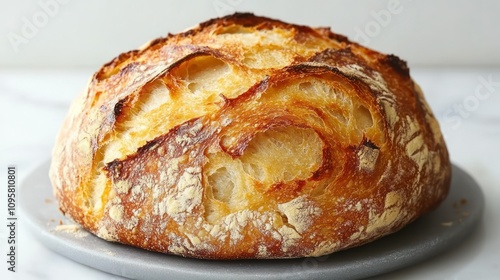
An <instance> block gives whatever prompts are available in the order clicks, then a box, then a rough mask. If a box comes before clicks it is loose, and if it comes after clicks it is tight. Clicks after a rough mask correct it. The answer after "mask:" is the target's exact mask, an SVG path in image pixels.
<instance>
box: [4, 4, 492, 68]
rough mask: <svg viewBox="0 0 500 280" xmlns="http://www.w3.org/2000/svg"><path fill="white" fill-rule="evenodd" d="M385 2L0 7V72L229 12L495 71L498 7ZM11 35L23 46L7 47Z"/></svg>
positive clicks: (129, 43)
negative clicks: (389, 10) (325, 28)
mask: <svg viewBox="0 0 500 280" xmlns="http://www.w3.org/2000/svg"><path fill="white" fill-rule="evenodd" d="M388 2H391V1H388V0H379V1H350V0H343V1H339V0H337V1H326V0H323V1H320V0H317V1H314V0H307V1H306V0H303V1H293V0H292V1H287V0H274V1H266V0H197V1H132V0H123V1H120V0H113V1H101V0H87V1H76V0H24V1H12V0H0V20H1V25H0V50H1V51H0V65H1V66H40V67H47V66H92V67H96V66H98V65H101V64H103V62H105V61H108V60H110V59H111V58H113V57H115V56H116V55H117V54H119V53H121V52H125V51H128V50H130V49H135V48H137V47H139V46H141V45H142V44H143V43H145V42H147V41H148V40H150V39H153V38H156V37H160V36H165V35H166V34H167V33H169V32H170V33H176V32H179V31H182V30H184V29H186V28H188V27H191V26H194V25H196V24H197V23H198V22H201V21H205V20H207V19H210V18H213V17H217V16H220V15H223V14H228V13H232V12H234V11H251V12H254V13H256V14H258V15H265V16H270V17H274V18H278V19H281V20H285V21H290V22H294V23H300V24H305V25H312V26H330V27H332V29H333V30H334V31H335V32H338V33H341V34H344V35H347V36H348V37H349V38H351V39H358V40H359V41H361V42H362V43H366V44H367V45H369V46H371V47H374V48H375V49H377V50H380V51H383V52H387V53H395V54H397V55H398V56H400V57H402V58H404V59H405V60H408V61H409V62H410V65H411V66H418V65H499V64H500V55H499V50H500V32H499V27H500V16H499V12H500V1H495V0H479V1H470V0H419V1H416V0H414V1H411V0H399V1H397V0H395V1H394V2H397V3H399V5H398V9H396V10H397V12H396V13H389V14H390V18H389V17H387V16H383V15H384V14H386V13H384V12H382V13H381V12H380V11H382V10H385V11H387V6H388ZM41 3H52V4H51V5H50V4H41ZM54 3H55V5H54ZM44 7H45V9H44ZM47 7H48V8H47ZM377 15H378V16H377ZM377 19H378V22H377ZM31 24H32V26H31ZM27 26H28V27H27ZM29 26H31V27H34V28H29ZM377 27H378V28H377ZM358 30H361V31H363V32H364V33H365V34H369V35H371V37H368V38H369V40H366V38H365V39H363V40H361V37H360V35H359V34H360V33H358ZM23 31H24V33H25V34H24V35H26V36H23ZM14 34H15V35H14ZM16 35H18V36H21V37H23V38H25V39H26V40H22V41H23V42H22V43H21V42H20V41H19V40H14V39H12V38H14V37H15V36H16ZM12 42H14V43H12Z"/></svg>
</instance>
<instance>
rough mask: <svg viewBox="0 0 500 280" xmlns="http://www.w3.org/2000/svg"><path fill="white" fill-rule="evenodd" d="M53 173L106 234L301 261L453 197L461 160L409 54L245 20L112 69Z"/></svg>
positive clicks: (213, 254) (104, 72)
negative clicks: (456, 161) (453, 163)
mask: <svg viewBox="0 0 500 280" xmlns="http://www.w3.org/2000/svg"><path fill="white" fill-rule="evenodd" d="M50 177H51V180H52V183H53V186H54V193H55V196H56V197H57V199H58V200H59V205H60V208H61V210H62V211H63V212H64V213H65V214H66V215H67V216H69V217H71V218H72V219H74V220H75V221H76V222H78V223H80V224H81V225H82V226H83V227H85V228H86V229H87V230H89V231H90V232H92V233H94V234H96V235H97V236H99V237H101V238H104V239H106V240H110V241H117V242H121V243H124V244H130V245H133V246H137V247H141V248H144V249H148V250H153V251H159V252H165V253H171V254H178V255H182V256H190V257H196V258H213V259H237V258H293V257H303V256H320V255H324V254H329V253H332V252H335V251H338V250H342V249H346V248H349V247H353V246H358V245H361V244H363V243H366V242H369V241H372V240H374V239H377V238H380V237H382V236H384V235H387V234H390V233H392V232H395V231H397V230H399V229H401V228H402V227H404V226H405V225H407V224H408V223H410V222H411V221H413V220H415V219H416V218H417V217H419V216H421V215H422V214H424V213H426V212H428V211H429V210H431V209H432V208H434V207H436V206H437V205H438V204H439V203H440V202H441V201H442V200H443V199H444V198H445V196H446V194H447V192H448V188H449V184H450V162H449V158H448V153H447V150H446V146H445V143H444V141H443V138H442V136H441V132H440V130H439V126H438V124H437V122H436V120H435V118H434V116H433V115H432V112H431V110H430V109H429V107H428V106H427V104H426V102H425V100H424V97H423V94H422V92H421V91H420V89H419V87H418V86H417V85H416V84H415V83H414V82H413V81H412V79H411V77H410V75H409V70H408V68H407V66H406V63H405V62H404V61H402V60H400V59H399V58H397V57H396V56H393V55H384V54H381V53H378V52H375V51H373V50H370V49H367V48H365V47H362V46H360V45H358V44H356V43H352V42H350V41H349V40H347V39H346V38H345V37H343V36H341V35H337V34H334V33H332V32H331V31H330V30H328V29H325V28H317V29H314V28H309V27H306V26H298V25H292V24H287V23H284V22H280V21H277V20H272V19H268V18H263V17H257V16H254V15H251V14H234V15H232V16H227V17H224V18H219V19H213V20H210V21H208V22H205V23H202V24H200V25H199V26H198V27H196V28H194V29H191V30H189V31H187V32H184V33H180V34H176V35H168V36H167V37H166V38H160V39H157V40H154V41H152V42H150V43H149V44H147V45H146V46H144V47H143V48H142V49H140V50H135V51H131V52H128V53H125V54H121V55H120V56H118V57H117V58H115V59H114V60H112V61H111V62H109V63H108V64H106V65H104V66H103V67H102V68H101V69H100V70H99V71H98V72H97V73H96V74H95V75H94V76H93V78H92V79H91V81H90V83H89V85H88V88H87V89H86V90H85V92H84V93H83V94H82V95H81V96H80V97H79V98H78V99H77V100H76V101H75V102H74V103H73V105H72V106H71V109H70V111H69V114H68V116H67V118H66V121H65V123H64V124H63V127H62V128H61V131H60V133H59V135H58V137H57V142H56V145H55V148H54V151H53V158H52V165H51V169H50Z"/></svg>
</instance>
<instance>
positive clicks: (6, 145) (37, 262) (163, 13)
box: [0, 0, 500, 280]
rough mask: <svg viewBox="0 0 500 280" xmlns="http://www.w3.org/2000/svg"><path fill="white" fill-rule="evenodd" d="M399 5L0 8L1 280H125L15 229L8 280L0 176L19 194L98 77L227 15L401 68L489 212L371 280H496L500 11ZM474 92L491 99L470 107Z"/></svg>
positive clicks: (433, 2)
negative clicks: (14, 172) (146, 48)
mask: <svg viewBox="0 0 500 280" xmlns="http://www.w3.org/2000/svg"><path fill="white" fill-rule="evenodd" d="M397 2H398V3H399V5H396V7H397V8H396V10H394V7H393V6H394V5H395V4H394V3H396V2H393V4H391V5H392V6H391V5H389V4H388V3H391V0H380V1H351V0H345V1H313V0H304V1H293V0H291V1H285V0H281V1H276V0H275V1H265V0H254V1H251V0H200V1H130V0H126V1H119V0H112V1H97V0H88V1H76V0H64V1H63V0H24V1H23V0H20V1H16V0H0V219H1V221H0V254H1V255H0V279H2V280H4V279H8V280H11V279H50V280H54V279H56V280H59V279H61V280H62V279H68V278H71V279H96V280H101V279H121V278H119V277H117V276H112V275H109V274H105V273H102V272H100V271H97V270H95V269H92V268H88V267H85V266H83V265H80V264H78V263H76V262H73V261H71V260H69V259H66V258H64V257H62V256H60V255H58V254H56V253H54V252H51V251H49V250H47V249H46V248H45V247H44V246H43V244H41V243H39V242H37V241H36V240H34V239H33V235H32V234H31V233H30V232H29V231H28V230H27V228H26V226H25V224H24V223H25V221H24V220H23V219H22V217H21V218H20V228H19V232H18V238H19V243H20V246H19V251H18V254H19V273H17V274H14V275H13V274H9V273H7V272H6V263H5V262H4V259H5V258H4V256H3V255H4V252H5V246H6V242H5V240H6V239H5V236H6V227H5V226H4V225H3V223H4V219H3V217H4V216H5V209H6V206H5V201H6V199H5V195H6V192H5V184H4V182H6V174H5V172H4V170H6V167H7V165H9V164H15V165H17V167H18V174H19V176H20V177H19V179H20V182H22V180H23V178H25V177H26V176H28V175H29V174H30V172H31V171H32V170H33V169H34V168H35V167H37V166H38V165H40V164H41V163H42V162H45V161H46V160H48V158H49V156H50V150H51V149H52V146H53V140H54V137H55V134H56V132H57V131H58V129H59V126H60V124H61V122H62V120H63V118H64V117H65V114H66V112H67V109H68V106H69V104H70V102H71V100H72V99H73V98H74V97H75V96H76V95H77V94H78V93H79V92H80V91H81V90H82V89H83V88H84V86H85V84H86V81H87V79H88V78H89V77H90V76H91V75H92V73H93V72H94V71H95V70H97V68H98V67H99V66H100V65H102V64H103V63H105V62H107V61H109V60H110V59H112V58H113V57H115V56H117V55H118V54H119V53H121V52H125V51H128V50H130V49H134V48H137V47H139V46H141V45H142V44H144V43H145V42H147V41H149V40H151V39H153V38H156V37H159V36H165V35H166V34H167V33H169V32H170V33H176V32H179V31H182V30H184V29H186V28H188V27H191V26H194V25H196V24H197V23H198V22H200V21H205V20H208V19H210V18H213V17H217V16H220V15H224V14H229V13H232V12H234V11H251V12H254V13H256V14H258V15H264V16H269V17H274V18H278V19H281V20H284V21H289V22H293V23H300V24H305V25H312V26H330V27H332V29H333V30H334V31H335V32H337V33H341V34H344V35H347V36H348V37H349V38H351V39H353V40H358V41H360V42H361V43H364V44H366V45H368V46H370V47H372V48H374V49H377V50H380V51H383V52H386V53H394V54H396V55H398V56H400V57H401V58H403V59H405V60H407V61H408V63H409V65H410V67H411V74H412V76H413V78H414V79H415V80H416V81H417V82H418V83H419V84H420V85H421V86H422V88H423V91H424V93H425V95H426V98H427V100H428V101H429V104H430V105H431V107H432V108H433V111H434V113H435V115H436V117H437V118H438V120H439V122H440V125H441V128H442V130H443V132H444V134H445V135H446V137H445V138H446V142H447V145H448V149H449V151H450V155H451V159H452V161H453V162H454V164H457V165H458V166H460V167H462V168H463V169H464V170H466V171H467V172H468V173H470V174H471V175H472V176H473V177H474V178H475V179H476V180H477V181H478V183H479V184H480V186H481V187H482V189H483V191H484V193H485V197H486V209H485V213H484V221H483V223H482V224H481V226H480V227H479V228H478V229H477V231H476V232H475V233H474V234H473V235H471V236H470V237H469V238H468V239H467V240H465V241H464V244H462V245H461V246H458V247H457V248H454V249H453V250H450V251H449V252H446V253H444V254H442V255H440V256H437V257H434V258H431V259H429V260H427V261H425V262H423V263H421V264H418V265H415V266H412V267H409V268H406V269H404V270H400V271H397V272H394V273H391V274H389V275H383V276H380V277H379V278H377V279H384V280H386V279H436V280H437V279H440V280H441V279H450V280H451V279H454V280H455V279H456V280H459V279H460V280H467V279H487V280H489V279H492V280H493V279H498V275H500V257H499V252H500V239H499V238H498V236H500V219H499V218H498V214H499V213H500V203H499V201H500V172H499V171H500V161H499V160H498V159H499V158H500V149H498V148H497V147H498V143H500V15H499V12H500V1H494V0H489V1H488V0H481V1H471V0H467V1H466V0H455V1H452V0H442V1H439V0H414V1H410V0H400V1H397ZM396 4H397V3H396ZM388 6H389V7H393V8H392V9H389V8H388ZM387 15H389V16H387ZM359 32H363V34H366V35H362V36H367V37H364V38H363V37H362V36H360V35H359V34H360V33H359ZM484 81H487V82H486V84H488V83H489V84H488V87H485V82H484ZM488 81H489V82H488ZM478 88H479V89H481V90H485V89H487V90H488V93H489V95H488V96H487V97H486V98H482V99H478V98H477V96H476V95H475V93H476V91H477V89H478ZM484 92H485V91H483V93H484ZM457 108H465V109H466V110H465V111H464V112H462V113H463V114H461V113H460V112H459V111H457Z"/></svg>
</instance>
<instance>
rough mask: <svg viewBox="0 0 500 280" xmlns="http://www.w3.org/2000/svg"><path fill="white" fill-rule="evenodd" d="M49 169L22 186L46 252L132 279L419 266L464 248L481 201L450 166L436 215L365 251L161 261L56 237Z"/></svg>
mask: <svg viewBox="0 0 500 280" xmlns="http://www.w3.org/2000/svg"><path fill="white" fill-rule="evenodd" d="M48 168H49V163H48V162H47V163H45V164H43V165H42V166H40V167H39V168H37V169H36V170H35V171H34V172H33V173H32V174H30V175H29V176H28V177H27V178H26V180H25V181H24V183H23V185H22V186H21V191H20V194H21V200H22V201H21V204H20V205H21V210H22V211H23V212H24V216H25V217H26V220H28V224H29V227H30V229H31V231H32V232H33V234H34V235H35V236H36V237H37V238H38V239H39V240H40V242H42V243H43V244H45V245H46V246H47V247H48V248H50V249H52V250H54V251H56V252H58V253H59V254H61V255H63V256H66V257H68V258H70V259H73V260H75V261H77V262H80V263H82V264H85V265H88V266H91V267H94V268H97V269H100V270H103V271H106V272H109V273H112V274H116V275H120V276H124V277H130V278H136V279H166V278H168V279H217V280H221V279H231V280H238V279H287V280H292V279H359V278H364V277H369V276H374V275H378V274H382V273H386V272H389V271H393V270H396V269H399V268H402V267H405V266H409V265H411V264H415V263H418V262H420V261H422V260H424V259H427V258H429V257H431V256H433V255H436V254H438V253H440V252H442V251H445V250H447V249H449V248H451V247H454V246H456V245H458V244H460V243H461V241H462V240H463V239H464V238H465V237H467V236H468V235H469V234H470V233H471V232H472V231H473V230H474V228H475V227H476V225H477V224H478V223H479V221H480V218H481V215H482V211H483V207H484V197H483V194H482V192H481V189H480V188H479V186H478V185H477V183H476V182H475V181H474V180H473V179H472V178H471V177H470V176H469V175H468V174H467V173H465V172H464V171H463V170H461V169H460V168H458V167H457V166H453V178H452V186H451V191H450V194H449V196H448V198H447V199H446V200H445V201H444V202H443V204H441V206H440V207H439V208H438V209H436V210H435V211H433V212H431V213H429V214H427V215H425V216H423V217H421V218H420V219H418V220H417V221H415V222H413V223H412V224H410V225H408V226H407V227H405V228H404V229H403V230H401V231H399V232H397V233H394V234H392V235H389V236H386V237H384V238H382V239H379V240H377V241H375V242H372V243H369V244H367V245H364V246H361V247H358V248H353V249H350V250H346V251H342V252H338V253H334V254H331V255H327V256H323V257H318V258H302V259H288V260H240V261H209V260H197V259H188V258H182V257H177V256H171V255H165V254H159V253H154V252H149V251H146V250H142V249H138V248H134V247H130V246H125V245H121V244H117V243H111V242H106V241H104V240H101V239H100V238H97V237H95V236H94V235H92V234H88V233H87V232H85V231H83V230H80V231H81V232H79V233H78V232H77V233H76V234H75V233H69V232H65V231H60V230H55V228H56V226H57V224H58V222H59V220H63V221H66V219H65V218H64V217H63V216H62V215H61V213H60V212H59V211H58V207H57V203H55V202H54V201H53V200H52V202H50V201H49V200H48V199H52V187H51V184H50V181H49V179H48V177H47V173H48Z"/></svg>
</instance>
